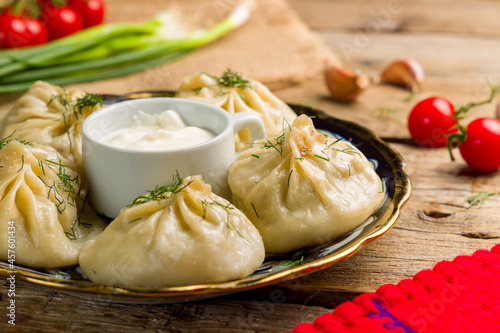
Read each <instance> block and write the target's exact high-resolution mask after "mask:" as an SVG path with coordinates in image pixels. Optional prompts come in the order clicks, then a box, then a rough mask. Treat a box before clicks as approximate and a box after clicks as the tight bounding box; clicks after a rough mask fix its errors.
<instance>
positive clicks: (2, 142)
mask: <svg viewBox="0 0 500 333" xmlns="http://www.w3.org/2000/svg"><path fill="white" fill-rule="evenodd" d="M15 133H16V131H15V130H14V132H12V134H10V135H8V136H6V137H5V138H3V139H1V140H0V149H2V148H3V147H5V145H6V144H8V143H9V142H11V141H18V142H19V143H21V144H23V145H25V146H30V147H33V144H32V143H31V142H29V141H26V140H24V139H23V138H22V134H21V135H19V137H18V138H14V139H11V138H12V137H13V136H14V134H15Z"/></svg>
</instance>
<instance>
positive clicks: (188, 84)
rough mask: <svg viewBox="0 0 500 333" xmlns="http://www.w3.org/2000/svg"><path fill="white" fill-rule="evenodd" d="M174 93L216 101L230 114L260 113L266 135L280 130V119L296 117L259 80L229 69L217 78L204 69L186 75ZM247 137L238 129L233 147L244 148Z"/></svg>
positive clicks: (281, 124)
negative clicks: (245, 76) (239, 74)
mask: <svg viewBox="0 0 500 333" xmlns="http://www.w3.org/2000/svg"><path fill="white" fill-rule="evenodd" d="M177 95H178V97H182V98H188V99H195V100H199V101H202V102H206V103H210V104H214V105H217V106H219V107H221V108H223V109H224V110H226V111H227V112H228V113H230V114H234V113H236V112H240V111H250V112H253V113H255V114H257V115H259V116H260V117H261V119H262V121H263V122H264V127H265V129H266V133H268V134H269V135H273V133H277V132H279V131H281V128H282V126H283V123H285V120H284V119H286V121H287V122H288V123H291V122H292V121H293V120H294V119H295V118H297V115H296V114H295V113H294V112H293V110H292V109H291V108H290V107H289V106H288V105H287V104H286V103H284V102H283V101H281V100H280V99H278V98H277V97H276V96H275V95H274V94H273V93H271V91H269V89H268V88H267V87H266V86H264V85H263V84H262V83H260V82H258V81H255V80H252V79H247V78H245V79H244V78H241V77H240V76H238V75H237V74H236V73H233V72H231V71H230V70H228V71H226V72H225V73H224V74H223V76H222V77H221V78H215V77H213V76H210V75H208V74H205V73H200V74H196V75H193V76H190V77H186V78H185V79H184V80H183V82H182V84H181V86H180V87H179V89H178V91H177ZM251 139H252V137H251V135H250V131H249V130H248V129H244V130H241V131H239V132H238V133H237V134H236V135H235V145H236V151H241V150H243V149H246V148H248V147H249V144H250V143H251Z"/></svg>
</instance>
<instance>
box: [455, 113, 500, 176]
mask: <svg viewBox="0 0 500 333" xmlns="http://www.w3.org/2000/svg"><path fill="white" fill-rule="evenodd" d="M459 149H460V153H461V154H462V157H463V158H464V160H465V162H466V163H467V165H468V166H470V167H471V168H472V169H474V170H478V171H485V172H488V171H495V170H497V169H498V168H500V120H498V119H495V118H479V119H475V120H473V121H472V122H471V123H470V124H469V125H467V137H466V139H465V141H463V142H462V144H461V145H460V148H459Z"/></svg>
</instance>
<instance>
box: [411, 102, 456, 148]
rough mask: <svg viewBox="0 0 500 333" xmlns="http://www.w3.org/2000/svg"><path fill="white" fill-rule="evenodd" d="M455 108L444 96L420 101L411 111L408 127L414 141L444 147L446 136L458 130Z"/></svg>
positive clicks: (429, 145)
mask: <svg viewBox="0 0 500 333" xmlns="http://www.w3.org/2000/svg"><path fill="white" fill-rule="evenodd" d="M454 112H455V108H454V106H453V104H452V103H451V102H450V101H449V100H447V99H446V98H443V97H429V98H426V99H424V100H422V101H420V102H418V103H417V104H416V105H415V106H414V107H413V109H412V110H411V112H410V116H409V118H408V129H409V131H410V134H411V137H412V139H413V141H414V142H415V143H416V144H418V145H419V146H422V147H426V148H436V147H444V146H446V145H447V141H448V140H447V138H446V136H447V135H449V134H451V133H453V132H454V131H456V129H453V127H454V126H455V120H454V118H453V117H454Z"/></svg>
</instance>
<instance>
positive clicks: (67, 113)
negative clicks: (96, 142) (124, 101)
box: [0, 81, 101, 173]
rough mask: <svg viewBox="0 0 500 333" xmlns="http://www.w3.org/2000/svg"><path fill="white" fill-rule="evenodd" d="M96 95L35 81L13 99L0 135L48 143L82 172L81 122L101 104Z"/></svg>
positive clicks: (0, 128)
mask: <svg viewBox="0 0 500 333" xmlns="http://www.w3.org/2000/svg"><path fill="white" fill-rule="evenodd" d="M99 102H100V99H96V95H86V94H85V93H84V92H83V91H80V90H76V89H74V90H66V89H64V88H61V87H58V86H54V85H51V84H49V83H47V82H43V81H38V82H36V83H34V84H33V85H32V86H31V88H30V89H29V90H28V91H27V92H26V93H25V94H24V95H23V96H22V97H21V98H19V100H18V101H17V102H16V104H15V105H14V107H13V108H12V109H11V111H10V112H9V113H8V114H7V115H6V116H5V119H4V120H3V122H2V123H1V124H0V137H2V138H3V137H8V136H10V135H12V134H13V133H15V134H14V135H15V136H16V137H18V136H22V138H23V139H25V140H28V141H31V142H37V143H39V144H42V145H48V146H51V147H52V148H54V149H55V150H57V152H59V154H61V155H62V156H63V157H65V158H67V159H68V161H69V163H71V164H72V165H73V166H74V167H76V169H77V170H78V171H79V172H80V173H81V172H82V133H81V128H82V123H83V120H84V119H85V118H86V117H87V116H88V115H89V114H90V113H92V112H94V111H95V110H96V109H97V108H99V107H100V106H101V105H100V103H99Z"/></svg>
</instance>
